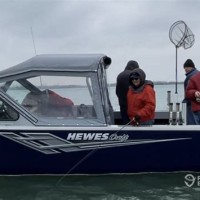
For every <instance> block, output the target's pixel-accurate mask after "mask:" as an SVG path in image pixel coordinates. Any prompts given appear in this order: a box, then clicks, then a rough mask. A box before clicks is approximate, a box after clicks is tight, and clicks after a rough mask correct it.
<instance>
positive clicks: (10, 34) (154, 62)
mask: <svg viewBox="0 0 200 200" xmlns="http://www.w3.org/2000/svg"><path fill="white" fill-rule="evenodd" d="M179 20H183V21H185V23H186V24H187V25H188V27H189V28H190V29H191V30H192V32H193V33H194V34H195V43H194V45H193V46H192V47H191V48H190V49H187V50H185V49H183V48H182V47H180V48H178V81H183V80H184V78H185V73H184V70H183V63H184V62H185V60H186V59H188V58H191V59H192V60H193V61H194V62H195V64H196V67H197V68H198V69H200V1H199V0H0V31H1V32H0V44H1V45H0V69H5V68H8V67H10V66H13V65H16V64H18V63H20V62H23V61H25V60H27V59H29V58H31V57H33V56H34V55H35V50H34V45H33V40H32V34H31V27H32V33H33V37H34V42H35V47H36V54H51V53H53V54H54V53H56V54H60V53H61V54H65V53H104V54H107V55H108V56H110V57H111V58H112V64H111V66H110V68H109V70H108V81H109V82H110V83H113V82H115V81H116V77H117V75H118V74H119V73H120V72H121V71H122V70H124V68H125V66H126V64H127V62H128V61H129V60H136V61H138V63H139V65H140V67H141V68H142V69H144V71H145V72H146V74H147V79H151V80H153V81H168V80H170V81H174V80H175V46H174V44H172V43H171V41H170V40H169V29H170V27H171V25H172V24H173V23H174V22H176V21H179Z"/></svg>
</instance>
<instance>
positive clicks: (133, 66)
mask: <svg viewBox="0 0 200 200" xmlns="http://www.w3.org/2000/svg"><path fill="white" fill-rule="evenodd" d="M137 68H139V65H138V63H137V62H136V61H134V60H130V61H129V62H128V63H127V65H126V67H125V70H134V69H137Z"/></svg>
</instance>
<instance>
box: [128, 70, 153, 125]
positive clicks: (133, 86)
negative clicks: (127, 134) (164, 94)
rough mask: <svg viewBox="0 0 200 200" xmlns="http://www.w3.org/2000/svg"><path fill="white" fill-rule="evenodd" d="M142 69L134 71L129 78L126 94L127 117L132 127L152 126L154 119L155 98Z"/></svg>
mask: <svg viewBox="0 0 200 200" xmlns="http://www.w3.org/2000/svg"><path fill="white" fill-rule="evenodd" d="M145 78H146V74H145V73H144V71H143V70H142V69H139V68H138V69H135V70H133V72H132V73H131V74H130V76H129V81H130V87H129V90H128V94H127V104H128V116H129V119H130V120H132V123H131V124H132V125H152V124H153V122H154V117H155V107H156V98H155V91H154V89H153V83H152V82H151V81H146V80H145Z"/></svg>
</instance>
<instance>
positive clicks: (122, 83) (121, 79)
mask: <svg viewBox="0 0 200 200" xmlns="http://www.w3.org/2000/svg"><path fill="white" fill-rule="evenodd" d="M137 68H139V65H138V63H137V62H136V61H133V60H130V61H129V62H128V63H127V65H126V67H125V69H124V71H123V72H121V73H120V74H119V75H118V76H117V83H116V95H117V97H118V101H119V106H120V112H121V117H122V121H123V123H124V124H126V123H128V122H129V118H128V115H127V92H128V89H129V75H130V73H131V72H132V70H134V69H137Z"/></svg>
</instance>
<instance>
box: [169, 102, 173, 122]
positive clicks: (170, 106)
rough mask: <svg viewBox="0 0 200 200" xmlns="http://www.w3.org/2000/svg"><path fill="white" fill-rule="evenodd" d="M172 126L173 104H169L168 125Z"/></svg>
mask: <svg viewBox="0 0 200 200" xmlns="http://www.w3.org/2000/svg"><path fill="white" fill-rule="evenodd" d="M172 124H173V103H169V125H172Z"/></svg>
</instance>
